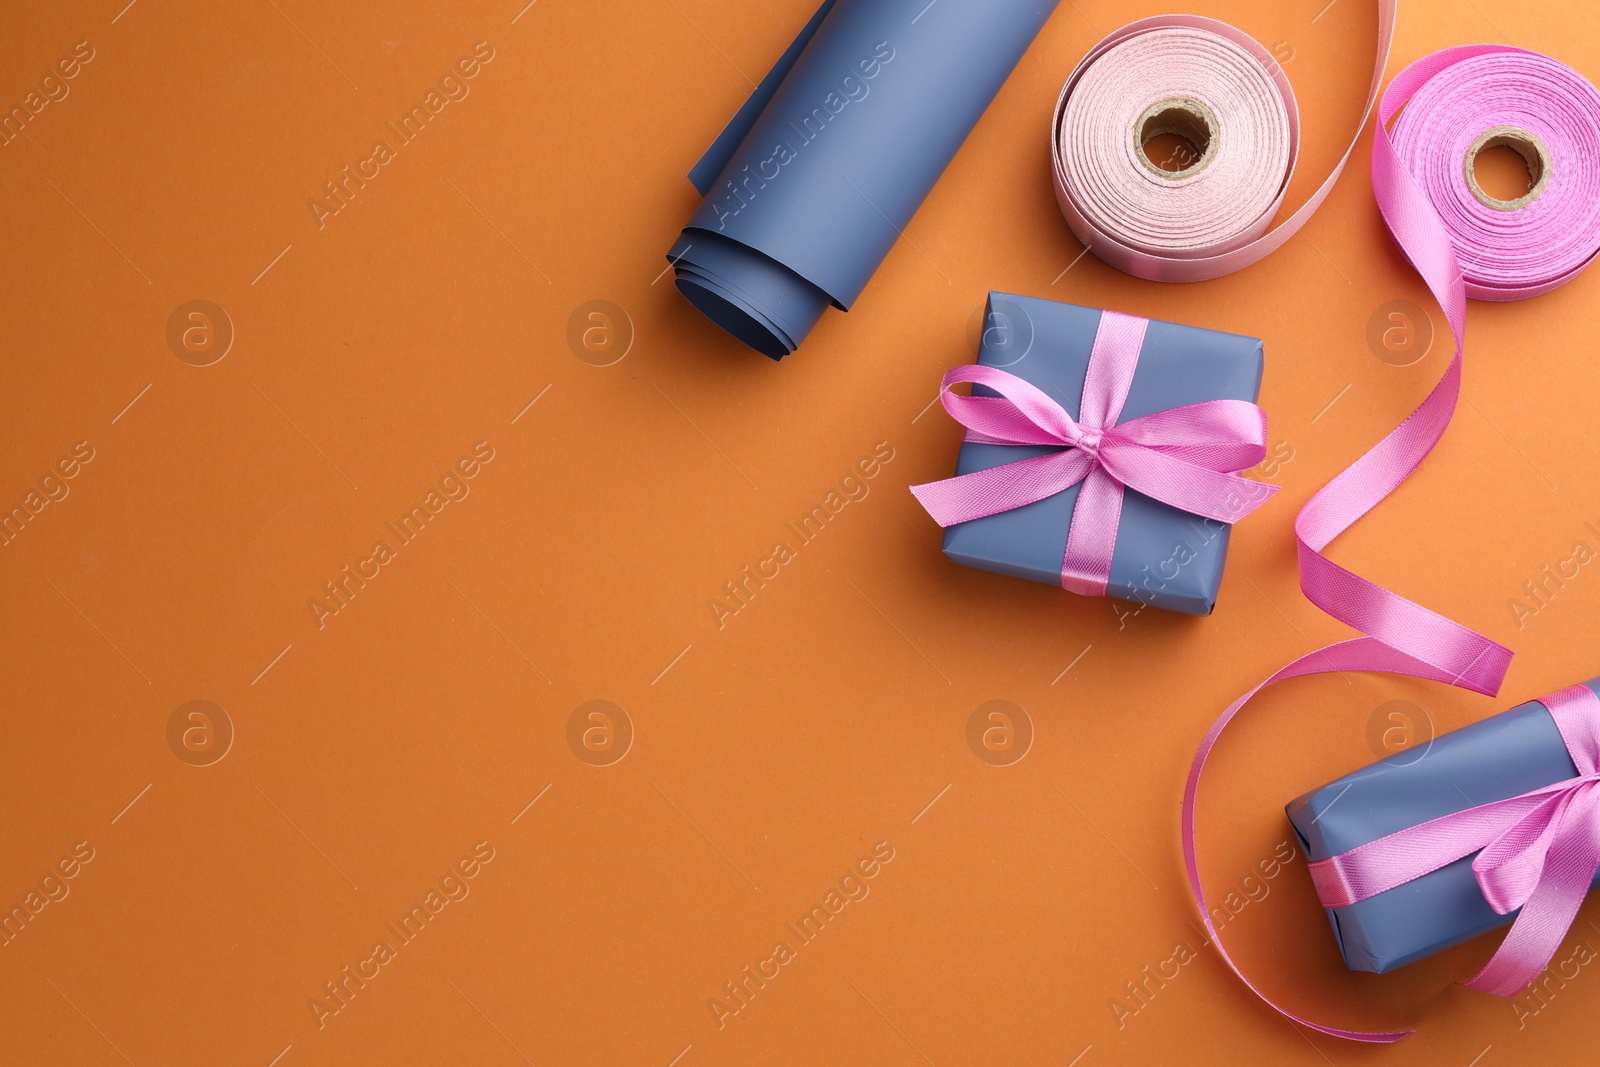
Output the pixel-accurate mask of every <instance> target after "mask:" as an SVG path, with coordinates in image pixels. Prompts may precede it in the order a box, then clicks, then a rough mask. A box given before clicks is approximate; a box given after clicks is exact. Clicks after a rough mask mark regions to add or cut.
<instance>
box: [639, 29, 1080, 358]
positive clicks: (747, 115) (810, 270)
mask: <svg viewBox="0 0 1600 1067" xmlns="http://www.w3.org/2000/svg"><path fill="white" fill-rule="evenodd" d="M927 6H929V5H923V4H917V3H912V2H907V3H904V4H898V3H897V4H893V5H891V4H887V3H882V2H879V3H867V2H865V0H857V2H855V3H852V0H824V2H823V3H822V4H821V5H820V6H819V7H818V8H817V10H816V12H815V13H814V14H813V15H812V16H811V18H810V19H809V20H808V21H807V23H806V24H805V26H804V27H802V28H801V30H800V33H799V34H798V35H797V36H796V37H795V39H794V40H793V41H792V42H791V43H790V45H789V47H788V48H787V49H786V50H785V51H784V53H783V54H782V55H781V56H780V57H779V58H778V61H777V62H776V63H775V64H774V65H773V67H772V69H771V70H770V71H768V73H767V74H766V76H765V77H764V78H763V79H762V80H761V83H760V84H759V85H757V86H756V88H755V90H754V91H753V92H752V93H751V95H750V96H749V98H748V99H746V101H745V102H744V104H743V105H742V106H741V107H740V108H739V110H738V111H737V112H736V113H735V115H734V116H733V118H732V119H731V120H730V121H729V123H728V124H727V126H726V127H724V129H723V130H722V132H721V133H720V134H719V135H718V136H717V138H716V140H715V141H713V142H712V144H711V146H710V148H709V149H707V151H706V152H705V154H704V155H703V156H702V157H701V158H700V160H699V161H698V162H697V163H696V164H695V166H694V167H693V169H691V170H690V172H689V180H690V182H691V183H692V184H693V185H694V187H695V189H696V190H697V191H699V192H700V194H701V195H702V197H704V198H705V200H704V201H703V202H702V204H701V205H700V208H699V209H698V210H697V211H696V213H695V215H694V217H693V218H691V219H690V222H689V224H688V225H687V226H686V227H685V228H684V230H683V232H682V233H681V234H680V235H679V237H678V239H677V241H675V242H674V243H673V245H672V247H671V249H670V250H669V251H668V253H667V259H668V262H669V263H670V264H671V266H672V268H673V270H674V273H675V284H676V287H677V289H678V291H679V292H680V293H681V294H682V295H683V296H684V297H685V298H686V299H687V300H688V301H689V302H690V303H691V304H692V305H693V306H694V307H695V308H696V309H698V310H699V311H700V312H701V313H702V314H704V315H705V316H706V317H707V318H708V319H710V320H711V321H712V322H714V323H715V324H716V325H718V326H719V327H721V328H722V329H723V330H724V331H725V332H727V333H728V334H730V335H732V336H733V337H734V338H736V339H738V340H739V341H741V342H742V343H744V344H745V345H747V346H748V347H750V348H753V349H755V350H756V351H758V352H760V353H762V354H763V355H765V356H767V357H769V358H771V359H774V360H776V359H782V358H783V357H784V356H785V355H788V354H789V353H791V352H793V351H795V350H796V349H797V348H798V347H799V345H800V343H801V342H802V341H803V340H804V339H805V337H806V336H807V335H808V334H809V333H810V332H811V330H812V328H813V327H814V326H816V324H817V322H818V321H819V320H820V319H821V317H822V314H823V312H825V311H826V310H827V309H828V307H829V306H830V305H831V306H833V307H837V308H839V309H840V310H847V309H848V307H849V305H850V303H851V302H853V300H854V298H855V296H856V295H857V294H858V293H859V291H860V287H861V286H862V285H864V284H865V280H866V278H867V277H870V275H871V273H872V271H873V270H875V269H876V267H877V265H878V263H879V262H881V260H882V258H883V256H884V255H885V254H887V252H888V249H889V248H890V247H892V245H893V243H894V241H895V240H896V239H897V238H898V236H899V233H900V230H901V228H902V227H903V225H904V223H905V222H906V221H907V220H909V218H910V215H911V214H912V213H914V211H915V210H916V207H917V206H918V205H920V203H921V201H922V199H923V198H924V197H925V196H926V194H927V191H928V189H929V188H930V187H931V185H932V182H933V179H934V178H936V177H937V175H938V174H939V173H941V172H942V171H943V169H944V167H945V166H946V165H947V164H948V163H949V161H950V158H951V157H953V155H954V153H955V150H956V148H957V147H959V145H960V143H961V142H962V141H964V140H965V138H966V135H967V133H969V132H970V131H971V127H972V125H974V124H975V123H976V121H977V119H978V117H979V116H980V115H981V114H982V113H983V111H984V110H985V109H986V108H987V107H988V105H989V103H990V101H991V100H992V99H993V97H994V95H995V93H996V92H998V90H999V88H1000V85H1001V84H1003V83H1004V81H1005V79H1006V78H1007V77H1008V76H1009V75H1010V72H1011V70H1012V69H1013V68H1014V67H1015V66H1016V64H1017V62H1018V61H1020V59H1021V58H1022V54H1023V52H1024V51H1025V50H1026V48H1027V46H1028V44H1030V43H1031V42H1032V40H1033V38H1034V37H1035V36H1036V35H1037V34H1038V31H1039V29H1040V28H1042V26H1043V24H1044V22H1045V20H1046V18H1048V16H1049V14H1050V12H1051V11H1052V10H1053V9H1054V7H1055V0H1005V2H1004V3H995V2H993V0H988V2H987V3H985V2H983V0H971V2H970V3H968V4H965V5H959V4H957V3H947V4H946V5H945V6H946V7H947V8H948V9H950V10H947V11H944V12H937V13H935V14H934V15H933V16H931V17H930V18H929V19H928V21H927V24H925V25H923V26H921V27H918V26H917V25H916V24H917V22H918V21H919V20H921V19H922V17H923V15H924V14H926V7H927ZM902 8H903V9H904V10H903V11H902V10H901V9H902ZM958 8H959V10H957V9H958ZM901 14H904V15H905V16H906V18H905V23H906V25H905V26H904V27H901V28H900V31H901V32H904V33H905V34H906V35H907V37H908V38H910V39H911V40H912V43H921V42H923V41H926V42H931V44H929V50H928V51H927V52H924V53H921V55H922V56H923V58H922V59H921V60H920V63H921V64H922V69H921V70H919V71H916V72H912V73H911V76H910V77H909V78H908V79H907V81H908V82H911V83H915V84H916V85H917V89H916V90H915V91H912V92H903V93H902V95H901V96H900V97H899V98H897V99H898V107H899V108H900V109H902V110H903V109H905V108H906V107H908V106H910V105H909V104H908V101H918V100H921V101H924V102H928V103H930V104H932V103H936V102H937V101H936V100H935V99H934V98H935V97H938V96H943V95H948V94H952V93H957V94H959V96H960V99H959V101H958V102H959V104H960V106H959V107H955V108H949V107H945V108H944V109H943V110H944V111H945V112H947V113H948V114H949V118H948V120H947V121H946V122H945V128H943V129H941V130H938V131H935V133H932V134H928V135H926V136H925V137H923V138H922V139H920V140H918V141H917V142H916V143H914V144H910V145H908V144H906V143H904V142H902V143H901V144H900V145H899V146H897V147H898V148H899V149H900V150H901V153H902V155H905V156H908V157H910V158H909V159H908V160H907V161H906V163H905V165H904V167H903V168H902V170H903V173H904V175H905V176H904V179H903V181H899V182H891V183H890V187H889V188H888V189H887V190H886V191H885V190H881V189H874V192H875V193H877V192H881V193H882V198H883V202H882V203H873V202H871V201H868V203H869V205H870V206H871V207H872V210H873V217H872V218H870V219H868V220H867V221H868V223H869V225H867V226H865V227H861V228H860V229H858V230H851V229H850V227H848V225H847V220H848V215H849V211H850V210H851V209H853V210H854V211H856V212H857V213H858V214H859V213H862V212H863V210H864V209H863V208H862V207H861V205H860V204H855V205H851V206H850V207H849V208H846V209H844V211H843V214H844V216H845V217H846V224H845V225H843V226H841V225H839V224H836V225H835V226H834V229H836V230H838V229H841V228H843V229H846V230H848V231H849V236H848V239H846V240H844V241H841V242H839V246H838V247H834V248H827V249H825V250H819V249H818V248H817V246H816V242H811V247H809V248H808V249H806V254H804V255H800V256H796V255H792V254H791V255H785V254H783V252H781V251H779V250H778V248H779V246H785V245H792V244H796V243H798V244H805V243H807V241H808V240H809V238H808V237H805V236H800V235H799V234H798V233H796V231H797V230H800V229H802V228H801V227H798V226H796V225H795V224H794V222H793V221H792V216H794V215H800V216H803V215H804V212H803V211H790V212H788V215H789V216H791V218H789V219H788V220H787V222H786V221H779V222H772V221H770V220H768V221H761V222H755V223H752V224H751V225H750V226H747V227H745V228H744V229H743V231H742V232H740V233H728V232H723V231H722V230H721V229H720V228H719V229H713V228H710V227H709V226H707V225H706V223H707V222H708V221H711V220H713V219H716V218H717V212H716V211H715V210H714V209H713V208H712V207H711V205H712V204H713V200H714V198H713V197H712V195H711V194H712V191H713V190H714V189H721V188H722V187H723V186H724V185H727V186H728V188H729V189H733V188H734V185H733V181H734V179H735V178H736V177H738V176H739V173H740V172H741V171H744V172H748V171H749V170H750V165H751V164H757V163H759V162H760V160H759V153H753V152H752V151H751V150H747V142H749V141H751V140H752V135H753V134H756V133H757V132H758V131H759V130H760V128H761V126H762V122H763V119H764V118H765V117H766V116H765V114H764V113H765V112H766V111H767V109H768V106H769V105H771V104H772V103H773V101H774V99H776V98H779V97H780V96H781V95H782V91H783V90H784V88H785V83H786V81H788V80H789V77H790V75H791V74H796V71H797V68H798V71H799V72H798V73H797V74H796V79H797V80H798V81H799V82H801V83H803V85H804V86H805V87H806V92H805V94H804V99H805V100H810V98H811V96H812V95H816V92H815V91H816V89H817V88H818V87H819V86H824V85H825V84H836V83H837V81H839V80H842V81H843V82H844V84H845V85H846V86H847V87H848V85H849V81H850V80H851V79H854V80H855V83H856V84H857V85H858V86H860V87H861V96H862V97H863V98H864V97H865V96H866V95H867V94H868V92H869V91H870V86H866V85H863V84H862V82H863V80H870V79H871V78H873V77H876V76H877V75H876V73H868V72H869V71H873V72H876V71H878V70H879V69H880V63H882V64H884V65H886V64H887V63H888V62H890V61H891V58H892V57H893V55H894V54H895V49H894V46H893V45H886V44H885V42H886V41H887V38H884V39H882V40H878V38H880V36H881V34H880V31H883V28H884V27H885V26H886V25H891V26H896V27H898V22H897V21H895V20H897V19H898V18H899V16H900V15H901ZM837 16H842V22H841V21H840V20H839V18H837ZM830 17H834V18H832V19H831V18H830ZM943 20H949V21H948V22H945V23H944V26H943V27H941V26H939V25H937V24H938V23H940V22H941V21H943ZM830 21H831V22H832V23H833V24H832V25H827V30H826V31H825V29H824V28H825V24H829V23H830ZM975 27H981V29H982V30H983V31H984V32H982V33H979V34H976V35H975V34H974V32H973V30H974V28H975ZM952 28H954V29H956V30H960V32H952ZM917 29H920V30H921V31H922V33H921V34H920V35H916V34H913V33H912V31H913V30H917ZM831 31H837V32H832V36H831V37H830V36H829V32H831ZM885 32H887V31H885ZM819 37H820V38H822V40H820V41H818V38H819ZM869 37H870V38H873V39H874V41H868V38H869ZM919 37H920V40H919ZM975 37H976V38H977V40H975V39H974V38H975ZM814 41H817V42H818V45H819V49H820V54H818V55H811V54H809V53H808V48H809V47H810V46H811V45H812V44H813V42H814ZM874 42H875V43H874ZM885 47H886V48H887V50H886V51H885ZM958 47H960V48H968V49H979V50H980V51H981V53H982V57H983V58H984V59H986V60H987V63H986V64H984V66H986V67H987V68H988V69H986V70H981V71H976V72H975V71H973V70H972V69H971V68H972V66H973V64H972V63H971V62H968V63H965V64H961V63H957V64H954V65H953V66H950V67H948V68H946V69H958V70H963V71H964V76H963V78H961V79H959V80H957V79H951V78H949V77H948V75H943V76H941V77H939V78H937V79H935V80H932V81H930V78H931V77H932V75H930V73H929V71H930V69H932V68H938V67H940V66H942V65H941V64H939V63H938V62H937V60H938V59H939V58H942V53H941V51H940V50H941V49H942V50H945V51H949V50H951V49H955V48H958ZM858 53H859V54H858ZM886 56H887V57H890V58H884V57H886ZM930 56H931V57H932V58H930ZM949 58H953V59H963V58H969V57H966V56H960V55H952V56H950V57H949ZM847 60H848V62H847ZM901 62H902V67H904V66H905V64H906V63H908V62H913V61H912V60H902V61H901ZM808 64H809V65H808ZM840 70H842V71H844V74H843V75H842V76H840V75H839V74H838V72H839V71H840ZM824 77H826V78H829V79H835V82H832V83H829V82H825V81H824V80H823V79H824ZM958 85H959V86H960V88H959V89H956V88H953V86H958ZM930 86H933V88H930ZM795 92H796V93H799V89H796V90H795ZM845 92H846V94H847V96H849V90H848V88H846V90H845ZM918 93H921V96H918ZM849 98H850V99H854V97H853V96H850V97H849ZM819 99H820V97H819ZM856 110H857V111H860V110H861V109H860V108H857V109H856ZM803 111H804V109H803V108H802V109H800V112H803ZM797 113H798V112H797ZM814 113H819V114H820V112H814ZM894 113H895V114H896V115H897V116H899V114H900V113H899V112H898V111H897V112H894ZM873 122H874V123H875V124H876V125H858V126H857V127H856V130H857V131H858V132H857V133H856V134H854V135H853V136H854V137H855V140H856V141H861V142H864V143H865V144H866V145H868V146H872V147H876V146H877V140H878V138H876V137H875V136H872V134H873V132H874V131H876V130H881V128H882V127H883V126H884V125H885V123H884V122H883V119H882V118H881V117H880V118H878V119H875V120H873ZM836 124H837V123H836ZM791 125H793V124H792V123H791ZM896 125H897V126H898V127H909V128H916V127H917V126H918V123H917V122H915V121H906V122H900V123H897V124H896ZM954 134H959V136H953V135H954ZM845 136H850V135H845ZM835 139H836V140H837V139H838V135H836V138H835ZM762 143H763V144H765V143H766V142H765V141H763V142H762ZM830 151H831V150H830ZM746 156H750V158H748V159H746V158H745V157H746ZM767 162H770V160H768V161H767ZM863 166H864V167H867V168H868V169H869V170H870V169H871V168H873V167H879V166H881V165H880V164H876V163H872V162H868V163H864V164H863ZM834 171H838V168H837V167H835V168H834ZM817 173H818V172H817V171H816V170H813V171H812V176H811V177H810V180H809V182H808V181H807V179H806V178H801V179H799V182H800V183H802V184H806V185H807V187H806V189H805V191H804V192H803V193H799V194H798V195H797V193H796V191H795V190H794V188H793V186H794V185H795V184H796V181H794V180H792V181H791V182H790V185H789V187H788V188H789V191H788V192H787V193H785V194H780V195H787V196H789V197H791V198H797V199H798V200H799V202H801V203H806V202H807V201H810V202H815V201H816V199H817V198H818V196H819V195H820V191H819V188H818V187H819V186H820V184H821V183H820V181H819V180H818V179H817V178H816V177H815V175H816V174H817ZM877 176H881V172H875V173H873V174H869V175H868V176H866V177H863V176H862V175H859V174H858V175H857V176H856V177H857V178H860V179H861V181H862V183H863V184H866V185H867V186H868V188H873V185H872V183H871V181H870V178H872V177H877ZM828 177H830V178H841V177H842V178H843V180H845V181H849V180H850V177H851V176H850V175H849V174H844V173H842V171H839V172H838V173H833V172H829V173H828ZM744 178H745V179H746V180H747V181H748V178H749V174H748V173H746V174H745V175H744ZM851 184H852V185H854V184H855V183H854V182H851ZM747 187H748V185H747ZM763 188H764V186H763ZM856 192H858V193H860V192H861V190H860V188H859V187H858V188H857V189H856ZM735 195H736V194H735ZM861 195H862V198H863V199H864V200H865V199H866V197H867V194H865V193H862V194H861ZM768 199H770V198H769V197H763V198H762V200H763V205H762V206H763V208H764V207H765V201H767V200H768ZM778 214H779V215H780V216H783V214H784V213H783V212H781V211H780V212H778ZM896 219H899V220H900V221H899V222H898V223H897V222H896V221H895V220H896ZM836 223H837V220H836ZM739 229H740V227H738V226H736V227H735V230H739ZM762 246H765V248H766V250H765V251H764V250H763V248H762ZM827 256H834V257H836V260H835V262H837V263H844V264H847V265H846V266H844V267H842V268H841V269H838V270H831V269H827V268H826V267H822V268H821V269H819V266H818V263H817V260H818V259H819V257H821V258H825V257H827ZM797 258H798V259H801V260H805V259H810V260H811V261H812V262H811V263H810V264H809V267H808V266H807V265H805V264H803V263H795V262H793V261H794V260H795V259H797ZM785 260H789V261H790V262H785Z"/></svg>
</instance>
